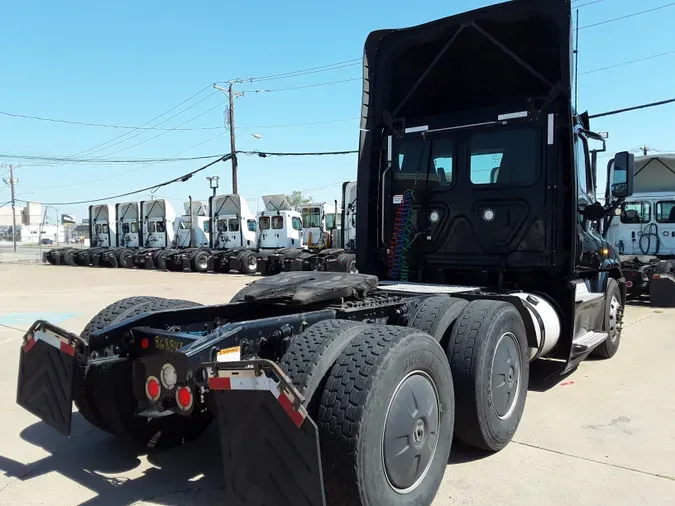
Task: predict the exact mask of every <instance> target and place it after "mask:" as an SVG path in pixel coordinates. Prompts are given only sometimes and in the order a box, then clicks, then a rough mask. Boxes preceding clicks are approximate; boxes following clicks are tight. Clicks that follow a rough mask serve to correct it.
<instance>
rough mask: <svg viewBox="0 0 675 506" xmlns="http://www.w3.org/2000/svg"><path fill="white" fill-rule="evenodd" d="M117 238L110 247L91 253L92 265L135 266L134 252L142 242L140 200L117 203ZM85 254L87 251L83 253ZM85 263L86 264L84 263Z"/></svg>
mask: <svg viewBox="0 0 675 506" xmlns="http://www.w3.org/2000/svg"><path fill="white" fill-rule="evenodd" d="M115 216H116V231H117V234H116V240H115V242H114V244H112V245H111V246H110V247H107V248H102V249H99V250H97V251H92V252H91V253H90V262H91V265H94V266H96V267H113V268H114V267H124V268H127V269H130V268H133V266H134V261H133V256H134V253H135V252H136V251H137V250H138V248H139V247H140V245H141V243H142V238H141V223H140V206H139V204H138V202H119V203H117V204H115ZM81 255H85V253H81ZM83 265H85V264H83Z"/></svg>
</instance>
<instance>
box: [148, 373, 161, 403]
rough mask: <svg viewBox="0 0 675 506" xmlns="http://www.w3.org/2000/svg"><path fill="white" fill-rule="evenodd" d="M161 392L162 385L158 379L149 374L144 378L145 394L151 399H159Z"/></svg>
mask: <svg viewBox="0 0 675 506" xmlns="http://www.w3.org/2000/svg"><path fill="white" fill-rule="evenodd" d="M161 393H162V387H161V386H160V384H159V380H158V379H157V378H155V377H154V376H149V377H148V379H147V380H145V395H147V397H148V399H150V400H151V401H156V400H157V399H159V396H160V394H161Z"/></svg>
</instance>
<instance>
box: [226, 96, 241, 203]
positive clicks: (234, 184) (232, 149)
mask: <svg viewBox="0 0 675 506" xmlns="http://www.w3.org/2000/svg"><path fill="white" fill-rule="evenodd" d="M227 94H228V95H229V96H230V111H229V112H230V120H229V123H230V153H232V193H233V194H235V195H237V194H238V193H239V192H238V186H239V185H238V183H237V148H236V147H235V141H234V137H235V135H234V93H233V92H232V83H230V86H229V87H228V89H227Z"/></svg>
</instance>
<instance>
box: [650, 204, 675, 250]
mask: <svg viewBox="0 0 675 506" xmlns="http://www.w3.org/2000/svg"><path fill="white" fill-rule="evenodd" d="M655 208H656V213H655V214H656V216H655V218H656V220H655V221H656V227H652V230H648V232H650V231H651V232H656V233H658V234H659V239H660V248H659V255H675V199H672V200H666V199H664V200H659V201H658V202H656V206H655ZM655 229H658V232H657V230H655Z"/></svg>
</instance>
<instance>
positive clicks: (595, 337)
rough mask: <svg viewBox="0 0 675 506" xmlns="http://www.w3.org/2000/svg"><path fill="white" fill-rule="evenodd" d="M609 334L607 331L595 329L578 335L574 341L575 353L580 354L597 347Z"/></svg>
mask: <svg viewBox="0 0 675 506" xmlns="http://www.w3.org/2000/svg"><path fill="white" fill-rule="evenodd" d="M608 336H609V334H607V332H596V331H593V330H588V331H586V332H584V333H583V334H580V335H579V336H577V337H576V338H575V339H574V341H572V348H573V353H574V354H575V355H580V354H582V353H585V352H586V351H589V350H591V349H593V348H595V347H596V346H597V345H598V344H600V343H602V342H603V341H604V340H605V339H607V337H608Z"/></svg>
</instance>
